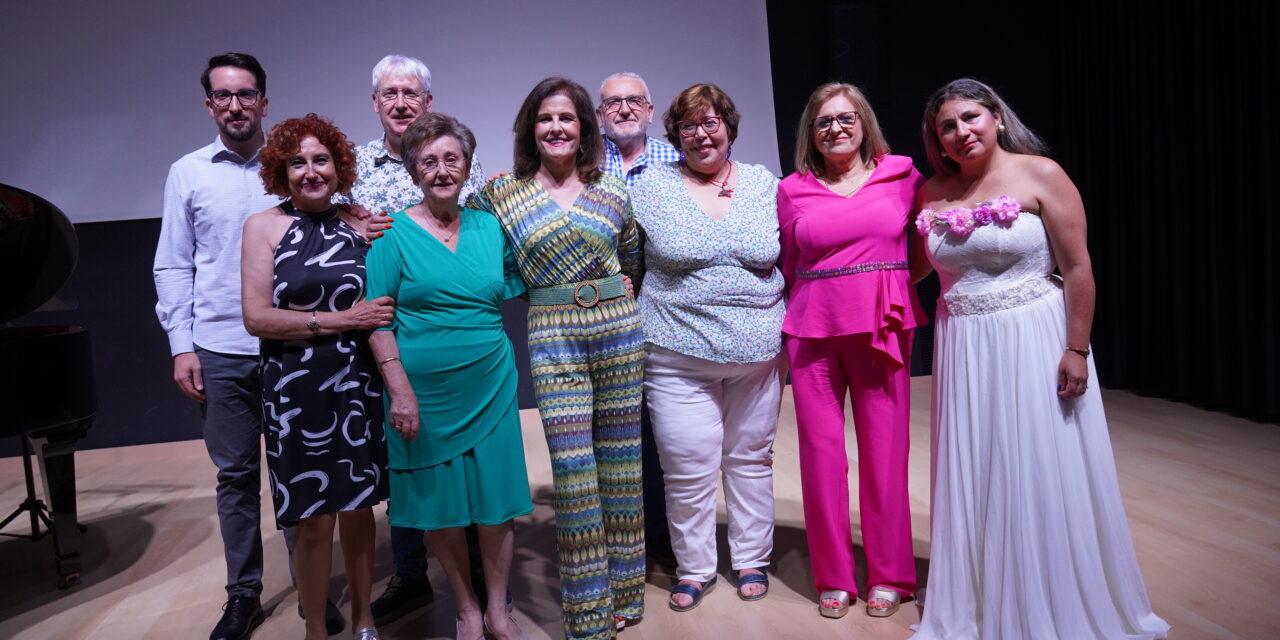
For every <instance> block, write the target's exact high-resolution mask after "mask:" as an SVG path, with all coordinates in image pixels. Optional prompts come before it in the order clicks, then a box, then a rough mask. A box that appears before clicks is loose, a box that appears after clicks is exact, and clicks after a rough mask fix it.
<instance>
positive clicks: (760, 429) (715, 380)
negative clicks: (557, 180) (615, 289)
mask: <svg viewBox="0 0 1280 640" xmlns="http://www.w3.org/2000/svg"><path fill="white" fill-rule="evenodd" d="M739 117H740V116H739V114H738V111H737V110H736V109H735V108H734V105H733V101H732V100H731V99H730V98H729V96H728V95H726V94H725V93H724V92H723V91H721V90H720V88H719V87H716V86H715V85H710V84H699V85H694V86H692V87H689V88H688V89H686V90H685V91H683V92H681V93H680V94H679V95H678V96H676V98H675V100H673V101H672V103H671V108H670V109H668V110H667V112H666V114H665V115H664V116H663V120H664V122H665V124H666V129H667V139H668V140H670V141H671V143H672V144H674V145H676V146H677V147H679V148H680V149H681V151H682V152H683V154H684V159H683V160H682V161H679V162H670V163H665V164H659V165H656V166H654V167H651V168H650V169H649V170H648V171H646V172H645V173H644V175H643V176H642V177H641V178H640V180H639V181H638V182H637V183H636V186H635V187H634V189H633V190H632V206H633V208H634V210H635V216H636V221H637V222H638V223H639V224H640V226H641V228H642V229H643V231H644V233H645V234H646V237H647V241H646V244H645V252H644V256H645V265H646V268H647V271H646V273H645V278H644V281H643V286H642V288H641V292H640V298H639V301H640V314H641V317H642V318H643V320H644V334H645V395H646V398H647V401H648V403H649V410H650V413H651V414H652V416H653V432H654V437H655V439H656V441H657V445H658V452H659V454H660V456H661V458H662V470H663V476H664V479H665V481H666V494H667V513H668V522H669V526H670V528H671V541H672V546H673V548H674V550H675V554H676V559H677V561H678V562H679V571H678V573H679V579H680V581H679V583H678V584H677V585H676V586H675V587H674V588H673V589H672V590H671V600H670V605H671V608H672V609H675V610H676V611H688V610H690V609H692V608H694V607H696V606H698V604H699V603H700V602H701V600H702V596H703V595H704V594H706V593H707V592H708V591H710V590H711V588H712V587H713V586H715V583H716V542H715V531H716V477H717V475H721V474H722V475H723V476H724V487H725V493H726V502H727V505H728V512H729V547H730V555H731V558H732V563H733V569H734V571H735V573H736V576H737V582H738V595H739V597H741V598H742V599H744V600H759V599H760V598H763V597H764V596H765V595H766V594H767V593H768V588H769V582H768V578H767V577H766V576H765V574H764V573H763V571H762V570H763V568H764V567H765V566H767V565H768V564H769V556H770V554H771V553H772V551H773V468H772V458H773V451H772V445H773V437H774V433H775V432H776V431H777V426H778V403H779V398H780V395H781V390H782V377H783V359H782V357H781V355H780V354H781V349H782V344H781V329H782V318H783V315H784V313H785V309H784V303H783V299H782V288H783V280H782V274H781V273H780V272H779V271H778V269H777V261H778V218H777V206H776V202H777V189H778V179H777V178H776V177H774V176H773V174H772V173H770V172H769V170H768V169H766V168H765V167H763V166H760V165H748V164H743V163H740V162H733V161H731V160H729V148H730V145H731V144H732V143H733V140H734V139H735V138H736V137H737V133H738V121H739Z"/></svg>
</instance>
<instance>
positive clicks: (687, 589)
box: [667, 576, 719, 612]
mask: <svg viewBox="0 0 1280 640" xmlns="http://www.w3.org/2000/svg"><path fill="white" fill-rule="evenodd" d="M717 578H719V576H712V578H711V579H710V580H708V581H706V582H704V583H702V585H701V586H699V585H695V584H684V583H677V584H676V586H674V587H671V595H673V596H674V595H676V594H681V593H682V594H684V595H686V596H689V597H690V598H693V602H690V603H689V606H687V607H682V606H680V605H678V604H676V601H675V600H672V599H670V598H668V599H667V604H668V605H670V607H671V609H672V610H673V611H680V612H685V611H689V610H692V609H693V608H694V607H697V606H698V605H700V604H702V596H705V595H707V594H708V593H711V590H712V589H714V588H715V587H716V579H717Z"/></svg>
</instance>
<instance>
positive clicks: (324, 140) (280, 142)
mask: <svg viewBox="0 0 1280 640" xmlns="http://www.w3.org/2000/svg"><path fill="white" fill-rule="evenodd" d="M308 136H310V137H314V138H315V139H316V140H318V141H319V142H320V144H322V145H324V147H325V148H326V149H328V150H329V155H330V156H332V158H333V166H334V169H335V170H337V173H338V188H337V192H338V193H347V192H349V191H351V186H352V185H354V184H355V183H356V148H355V145H353V144H351V141H350V140H347V136H346V135H344V134H343V133H342V130H340V129H338V127H336V126H334V124H333V122H330V121H329V120H326V119H324V118H321V117H320V116H318V115H316V114H314V113H308V114H307V115H305V116H303V117H301V118H289V119H288V120H285V121H284V122H281V123H280V124H278V125H276V126H274V127H272V128H271V135H269V136H267V145H266V146H265V147H263V148H262V153H261V154H260V155H259V157H260V158H261V160H262V168H261V169H259V170H258V175H260V176H262V185H263V186H264V187H266V190H267V193H270V194H272V195H277V196H281V197H284V198H288V197H289V196H290V195H292V194H291V193H290V192H289V179H288V168H289V160H290V158H292V157H293V156H294V154H296V153H298V149H299V148H300V147H301V146H302V139H303V138H306V137H308Z"/></svg>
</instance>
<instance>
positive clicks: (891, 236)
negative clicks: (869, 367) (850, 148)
mask: <svg viewBox="0 0 1280 640" xmlns="http://www.w3.org/2000/svg"><path fill="white" fill-rule="evenodd" d="M923 183H924V176H921V175H920V172H919V171H916V169H915V167H913V166H912V165H911V158H908V157H906V156H892V155H890V156H885V157H884V158H882V159H881V160H880V162H879V163H878V164H877V165H876V168H875V171H874V172H872V174H871V178H870V179H869V180H867V182H866V184H865V185H863V186H862V188H861V189H860V190H859V191H858V192H857V193H855V194H854V195H853V196H851V197H848V198H843V197H841V196H839V195H836V194H835V193H833V192H832V191H831V190H830V189H828V188H826V187H825V186H823V184H822V183H821V182H818V180H817V178H816V177H814V176H813V174H799V173H793V174H791V175H789V176H787V177H786V178H785V179H783V180H782V183H781V184H779V185H778V223H779V227H780V233H781V242H782V255H781V260H780V263H781V268H782V276H783V278H784V279H785V280H786V287H787V293H788V296H789V298H788V301H787V315H786V318H785V319H784V320H783V323H782V332H783V333H785V334H787V335H791V336H796V337H800V338H830V337H835V336H845V335H853V334H857V333H869V334H871V344H872V346H873V347H875V348H876V349H879V350H880V351H882V352H884V353H885V355H887V356H889V357H890V358H892V359H893V360H895V361H897V362H898V363H900V364H906V363H905V362H904V358H903V354H902V353H901V351H900V349H899V348H898V340H897V339H896V337H894V336H892V335H891V334H893V333H895V332H899V331H903V330H906V329H911V328H913V327H916V326H919V325H922V324H926V323H927V322H928V318H927V317H926V316H925V313H924V310H923V309H921V308H920V301H919V300H918V299H917V298H916V290H915V287H913V286H912V285H911V274H910V271H908V269H907V220H908V217H909V216H910V214H911V208H912V205H913V204H914V200H915V195H916V190H918V189H919V188H920V185H921V184H923Z"/></svg>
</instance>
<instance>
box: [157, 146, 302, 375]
mask: <svg viewBox="0 0 1280 640" xmlns="http://www.w3.org/2000/svg"><path fill="white" fill-rule="evenodd" d="M260 166H261V165H260V163H259V161H258V153H257V152H254V154H253V156H252V157H250V158H248V159H245V158H242V157H240V155H239V154H237V153H235V152H234V151H231V150H230V149H228V148H227V147H226V145H225V144H223V143H222V138H221V137H218V138H215V139H214V141H213V144H210V145H208V146H206V147H201V148H200V149H197V150H195V151H193V152H191V153H189V154H187V155H185V156H183V157H182V158H180V159H179V160H178V161H177V162H175V163H173V166H171V167H170V168H169V178H168V180H167V181H166V182H165V186H164V216H163V218H162V219H161V225H160V242H159V244H158V245H157V246H156V259H155V264H154V267H153V269H152V272H153V274H154V276H155V281H156V295H157V296H158V298H159V301H158V302H157V303H156V316H158V317H159V318H160V325H161V326H162V327H163V328H164V330H165V333H167V334H169V350H170V352H171V353H172V354H173V355H177V354H179V353H186V352H189V351H194V350H195V349H194V347H195V345H200V347H201V348H204V349H208V350H210V351H215V352H218V353H226V354H236V355H256V354H257V353H258V339H257V338H254V337H253V336H250V335H249V333H248V332H246V331H245V328H244V317H243V316H242V315H241V311H240V236H241V232H242V229H243V226H244V221H245V218H247V217H249V215H251V214H254V213H257V212H259V211H264V210H266V209H269V208H271V207H273V206H275V205H276V204H278V203H279V202H280V198H279V197H277V196H273V195H268V194H266V193H265V192H264V189H263V186H262V179H261V178H260V177H259V176H258V169H259V167H260Z"/></svg>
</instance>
